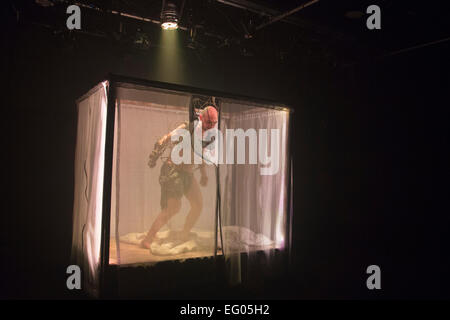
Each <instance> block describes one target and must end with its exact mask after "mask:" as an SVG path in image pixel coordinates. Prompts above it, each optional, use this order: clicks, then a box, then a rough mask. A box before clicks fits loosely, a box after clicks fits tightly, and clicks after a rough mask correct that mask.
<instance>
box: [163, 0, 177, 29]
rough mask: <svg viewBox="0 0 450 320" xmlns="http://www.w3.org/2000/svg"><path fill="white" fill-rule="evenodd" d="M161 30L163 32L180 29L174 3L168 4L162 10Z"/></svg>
mask: <svg viewBox="0 0 450 320" xmlns="http://www.w3.org/2000/svg"><path fill="white" fill-rule="evenodd" d="M161 28H162V29H163V30H176V29H178V12H177V7H176V6H175V4H173V3H172V2H166V3H165V4H164V6H163V8H162V10H161Z"/></svg>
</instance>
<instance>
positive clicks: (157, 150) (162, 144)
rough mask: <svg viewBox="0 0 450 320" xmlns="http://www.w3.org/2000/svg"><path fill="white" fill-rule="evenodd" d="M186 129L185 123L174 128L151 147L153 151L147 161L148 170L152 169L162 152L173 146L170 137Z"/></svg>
mask: <svg viewBox="0 0 450 320" xmlns="http://www.w3.org/2000/svg"><path fill="white" fill-rule="evenodd" d="M186 128H187V124H186V123H182V124H181V125H179V126H178V127H177V128H175V129H174V130H172V131H171V132H170V133H168V134H166V135H165V136H163V137H162V138H161V139H159V140H158V141H157V142H156V143H155V146H154V147H153V151H152V153H151V154H150V156H149V160H148V166H149V167H150V168H153V167H154V166H155V165H156V161H157V160H158V158H159V157H160V156H161V155H162V154H163V153H164V151H165V150H166V149H167V148H168V147H172V146H173V141H172V136H173V135H174V134H175V133H176V131H177V130H180V129H186Z"/></svg>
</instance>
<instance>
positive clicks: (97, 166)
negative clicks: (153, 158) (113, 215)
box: [72, 82, 107, 295]
mask: <svg viewBox="0 0 450 320" xmlns="http://www.w3.org/2000/svg"><path fill="white" fill-rule="evenodd" d="M106 86H107V83H106V82H104V83H101V84H100V85H99V86H97V87H96V88H94V89H93V90H91V91H90V92H89V93H88V95H87V96H86V97H84V98H82V99H81V100H79V101H78V103H77V105H78V130H77V142H76V151H75V176H74V180H75V194H74V209H73V210H74V211H73V239H72V261H74V262H75V263H76V264H77V265H79V266H80V267H81V269H82V270H83V271H84V277H83V279H84V281H85V285H84V287H85V288H86V290H91V289H92V290H94V292H92V294H93V295H97V292H96V291H95V290H97V289H98V283H99V271H100V270H99V264H100V245H101V223H102V200H103V175H104V160H105V159H104V155H105V133H106V112H107V94H106Z"/></svg>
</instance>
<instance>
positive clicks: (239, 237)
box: [120, 226, 274, 256]
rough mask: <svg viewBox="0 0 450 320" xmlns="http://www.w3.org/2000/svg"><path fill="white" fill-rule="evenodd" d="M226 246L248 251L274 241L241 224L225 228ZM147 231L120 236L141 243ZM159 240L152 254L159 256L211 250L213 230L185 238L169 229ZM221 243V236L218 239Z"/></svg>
mask: <svg viewBox="0 0 450 320" xmlns="http://www.w3.org/2000/svg"><path fill="white" fill-rule="evenodd" d="M223 233H224V239H226V243H225V248H227V249H228V250H232V251H234V250H237V251H248V250H249V249H251V248H252V247H261V246H270V245H273V244H274V241H272V240H270V239H269V238H268V237H267V236H265V235H263V234H261V233H255V232H253V231H252V230H250V229H248V228H244V227H239V226H228V227H224V228H223ZM144 237H145V233H129V234H127V235H124V236H122V237H120V241H121V242H124V243H130V244H135V245H139V244H140V243H141V241H142V239H144ZM157 238H158V240H155V241H154V242H153V243H152V245H151V251H152V254H154V255H158V256H168V255H176V254H180V253H186V252H192V251H200V250H210V249H211V247H212V239H213V238H214V233H213V232H208V231H200V230H193V231H192V232H191V235H190V236H189V237H188V238H187V239H184V240H180V239H178V237H177V233H175V232H170V231H169V230H166V231H160V232H158V233H157ZM218 244H219V245H220V238H219V239H218Z"/></svg>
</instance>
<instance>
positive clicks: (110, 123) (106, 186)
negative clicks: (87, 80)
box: [100, 79, 117, 296]
mask: <svg viewBox="0 0 450 320" xmlns="http://www.w3.org/2000/svg"><path fill="white" fill-rule="evenodd" d="M116 90H117V89H116V84H115V82H114V80H113V79H110V80H109V90H108V106H107V111H106V135H105V165H104V176H103V204H102V233H101V247H100V254H101V256H100V261H101V262H100V296H104V295H105V288H106V284H107V281H106V271H107V267H108V265H109V234H110V224H111V186H112V170H113V151H114V122H115V117H116V108H115V106H116Z"/></svg>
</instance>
